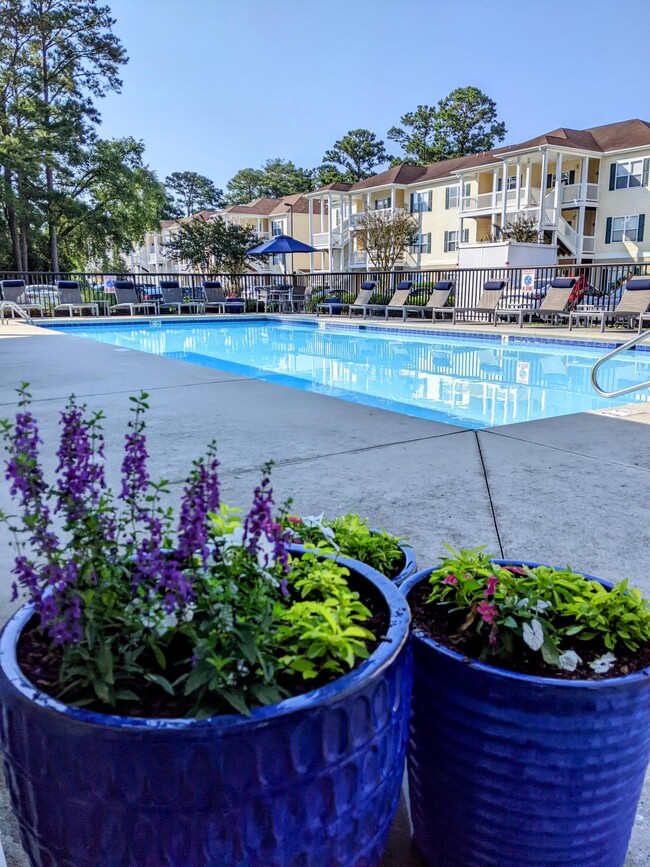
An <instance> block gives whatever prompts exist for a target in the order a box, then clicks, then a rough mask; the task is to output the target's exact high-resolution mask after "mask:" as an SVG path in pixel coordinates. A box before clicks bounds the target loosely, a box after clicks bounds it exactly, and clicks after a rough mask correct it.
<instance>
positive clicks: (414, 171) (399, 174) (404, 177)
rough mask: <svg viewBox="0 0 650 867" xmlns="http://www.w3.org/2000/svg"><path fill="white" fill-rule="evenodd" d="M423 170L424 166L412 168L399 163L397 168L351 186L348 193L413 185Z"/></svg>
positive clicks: (394, 167)
mask: <svg viewBox="0 0 650 867" xmlns="http://www.w3.org/2000/svg"><path fill="white" fill-rule="evenodd" d="M425 168H426V166H412V165H409V164H408V163H401V164H400V165H399V166H393V167H392V168H390V169H386V171H385V172H380V173H379V174H378V175H373V176H372V177H371V178H365V180H363V181H358V182H357V183H356V184H352V186H351V187H350V192H351V193H354V192H356V191H357V190H367V189H369V188H372V187H385V186H390V185H392V184H414V183H415V182H416V181H418V180H419V179H420V176H421V175H422V174H423V173H424V171H425Z"/></svg>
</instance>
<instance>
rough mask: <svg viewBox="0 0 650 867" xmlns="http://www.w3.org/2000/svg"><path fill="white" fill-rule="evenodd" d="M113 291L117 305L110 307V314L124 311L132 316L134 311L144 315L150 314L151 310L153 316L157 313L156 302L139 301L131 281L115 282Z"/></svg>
mask: <svg viewBox="0 0 650 867" xmlns="http://www.w3.org/2000/svg"><path fill="white" fill-rule="evenodd" d="M113 289H114V290H115V301H116V302H117V303H116V304H113V305H112V306H111V309H110V312H111V314H113V313H120V312H121V311H122V310H125V309H126V310H128V311H129V316H134V315H135V311H136V310H137V311H138V312H141V311H142V312H144V313H150V312H151V311H152V310H153V312H154V314H156V313H158V304H157V302H156V301H140V299H139V298H138V294H137V292H136V291H135V283H134V282H133V281H132V280H116V281H115V283H114V285H113Z"/></svg>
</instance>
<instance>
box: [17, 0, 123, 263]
mask: <svg viewBox="0 0 650 867" xmlns="http://www.w3.org/2000/svg"><path fill="white" fill-rule="evenodd" d="M114 23H115V19H114V18H112V17H111V14H110V8H109V7H108V6H102V5H100V4H99V2H98V0H29V3H28V7H27V16H26V28H27V29H28V31H29V34H30V40H29V64H28V69H27V71H26V73H27V75H28V76H29V81H30V91H31V93H30V94H29V98H30V102H31V106H30V110H31V112H32V114H33V118H34V122H35V125H36V127H37V128H38V136H39V143H40V146H41V149H42V153H43V169H44V173H45V191H46V194H45V201H44V203H43V206H44V211H45V219H46V223H47V227H48V235H49V246H50V257H51V267H52V270H53V271H59V253H58V235H57V230H58V225H59V222H60V220H61V216H62V211H63V207H64V203H62V200H61V193H60V191H59V190H58V189H57V180H58V179H61V178H63V179H65V177H66V175H67V174H69V170H70V167H71V166H74V165H76V164H78V163H79V162H80V161H81V159H82V157H81V152H82V149H83V146H84V145H85V144H88V143H89V142H91V141H92V140H93V139H94V137H95V132H94V127H93V125H94V124H96V123H97V122H98V121H99V112H98V111H97V108H96V106H95V102H94V100H96V99H98V98H100V97H102V96H104V95H105V94H106V93H108V92H109V91H119V89H120V87H121V84H122V83H121V81H120V79H119V78H118V70H119V67H120V66H121V65H122V64H124V63H126V61H127V57H126V54H125V52H124V49H123V47H122V45H121V43H120V41H119V39H118V38H117V37H116V36H115V35H114V34H113V32H112V29H111V28H112V27H113V25H114Z"/></svg>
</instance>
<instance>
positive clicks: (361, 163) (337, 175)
mask: <svg viewBox="0 0 650 867" xmlns="http://www.w3.org/2000/svg"><path fill="white" fill-rule="evenodd" d="M389 160H390V155H389V154H388V153H387V152H386V148H385V147H384V142H383V141H381V139H378V138H377V136H376V135H375V134H374V132H370V130H368V129H351V130H350V131H349V132H347V133H346V134H345V135H344V136H343V138H341V139H339V140H338V141H336V142H334V145H333V146H332V147H331V148H330V149H329V150H327V151H325V155H324V157H323V163H322V165H321V167H320V168H319V169H317V170H316V171H317V177H318V185H319V186H322V185H323V184H327V183H333V182H334V181H341V182H343V183H349V184H354V183H356V182H357V181H362V180H363V179H364V178H369V177H370V175H372V174H374V172H375V170H376V168H377V167H378V166H381V165H382V164H384V163H387V162H388V161H389Z"/></svg>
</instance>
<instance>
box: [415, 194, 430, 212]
mask: <svg viewBox="0 0 650 867" xmlns="http://www.w3.org/2000/svg"><path fill="white" fill-rule="evenodd" d="M430 210H431V190H429V191H428V192H426V193H411V213H412V214H420V213H422V211H430Z"/></svg>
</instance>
